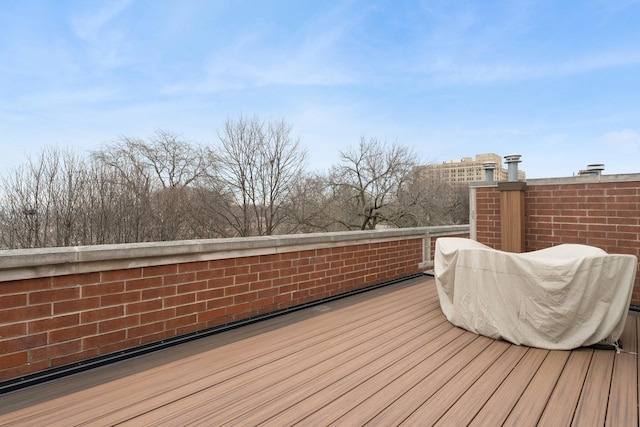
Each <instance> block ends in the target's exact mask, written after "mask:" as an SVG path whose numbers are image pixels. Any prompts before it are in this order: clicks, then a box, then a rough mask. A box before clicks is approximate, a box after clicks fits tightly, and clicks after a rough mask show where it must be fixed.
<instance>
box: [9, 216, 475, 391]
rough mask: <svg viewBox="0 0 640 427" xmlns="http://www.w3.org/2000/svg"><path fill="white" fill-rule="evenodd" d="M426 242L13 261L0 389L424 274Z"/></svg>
mask: <svg viewBox="0 0 640 427" xmlns="http://www.w3.org/2000/svg"><path fill="white" fill-rule="evenodd" d="M457 230H459V228H458V229H454V231H453V233H454V234H455V233H457ZM462 231H463V232H465V233H467V234H468V227H467V228H466V229H464V227H463V229H462ZM428 236H429V231H428V229H425V228H423V229H413V231H411V230H406V229H405V230H404V231H402V230H398V231H392V230H390V231H376V232H362V233H358V232H356V233H325V234H318V235H312V237H310V235H307V236H290V237H281V238H278V239H274V238H255V239H235V240H227V239H222V240H220V241H211V242H208V243H207V244H206V245H205V244H201V243H200V244H195V245H193V244H191V243H188V242H187V243H184V244H180V245H177V244H171V243H168V244H140V245H131V246H130V247H125V246H118V245H114V247H105V248H103V249H100V247H93V248H85V250H82V251H80V252H79V253H80V254H81V255H77V253H78V251H77V250H76V249H74V248H71V249H57V250H55V251H53V252H51V251H49V252H47V251H45V250H40V251H39V252H35V253H34V251H6V252H7V253H5V254H3V259H0V262H2V261H4V262H3V263H2V264H0V265H4V266H5V267H6V266H8V265H11V268H5V269H4V270H2V271H0V381H2V380H6V379H10V378H15V377H19V376H22V375H25V374H28V373H32V372H36V371H41V370H45V369H47V368H51V367H56V366H60V365H66V364H70V363H73V362H77V361H81V360H85V359H89V358H93V357H96V356H100V355H104V354H109V353H113V352H117V351H120V350H125V349H130V348H134V347H136V346H140V345H142V344H145V343H150V342H156V341H159V340H163V339H167V338H170V337H175V336H179V335H182V334H186V333H189V332H193V331H198V330H202V329H205V328H209V327H213V326H217V325H221V324H226V323H229V322H232V321H236V320H240V319H245V318H249V317H253V316H256V315H260V314H264V313H268V312H273V311H276V310H279V309H283V308H288V307H292V306H295V305H299V304H302V303H306V302H309V301H314V300H319V299H322V298H324V297H329V296H334V295H338V294H342V293H345V292H348V291H351V290H354V289H359V288H363V287H367V286H370V285H374V284H378V283H382V282H385V281H388V280H391V279H396V278H401V277H405V276H409V275H411V274H415V273H418V272H420V271H421V269H424V267H423V264H424V261H425V260H424V256H423V248H424V247H425V241H427V242H428V240H429V238H428ZM425 239H426V240H425ZM145 245H146V246H145ZM153 245H155V246H153ZM426 245H427V246H428V245H429V243H427V244H426ZM191 246H193V247H191ZM56 251H57V252H56ZM38 255H39V256H38ZM51 258H53V259H57V260H58V261H59V262H58V263H57V264H56V263H53V264H51V263H52V261H51ZM203 258H205V259H203ZM206 258H209V259H206ZM47 263H49V264H47ZM132 265H137V266H134V267H131V266H132Z"/></svg>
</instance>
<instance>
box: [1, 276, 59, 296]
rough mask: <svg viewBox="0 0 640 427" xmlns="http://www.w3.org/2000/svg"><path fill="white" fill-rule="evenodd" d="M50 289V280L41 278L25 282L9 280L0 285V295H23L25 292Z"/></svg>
mask: <svg viewBox="0 0 640 427" xmlns="http://www.w3.org/2000/svg"><path fill="white" fill-rule="evenodd" d="M43 289H51V278H50V277H41V278H37V279H27V280H11V281H8V282H1V283H0V295H8V294H23V293H26V292H32V291H39V290H43Z"/></svg>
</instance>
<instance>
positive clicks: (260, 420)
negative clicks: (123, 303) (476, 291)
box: [0, 276, 640, 426]
mask: <svg viewBox="0 0 640 427" xmlns="http://www.w3.org/2000/svg"><path fill="white" fill-rule="evenodd" d="M639 320H640V317H638V316H635V315H630V316H629V317H628V321H627V327H626V328H625V331H624V334H623V337H622V340H623V345H624V348H623V350H622V351H621V352H619V353H616V352H615V351H611V350H594V349H577V350H574V351H548V350H541V349H533V348H527V347H522V346H515V345H511V344H508V343H505V342H502V341H495V340H491V339H488V338H485V337H480V336H477V335H474V334H472V333H469V332H466V331H463V330H462V329H459V328H456V327H454V326H452V325H451V324H449V323H448V322H447V321H446V319H445V318H444V316H443V315H442V312H441V311H440V307H439V303H438V299H437V294H436V291H435V285H434V281H433V279H430V278H428V277H426V276H425V277H424V278H416V279H412V280H409V281H405V282H402V283H398V284H395V285H391V286H387V287H384V288H380V289H377V290H374V291H370V292H367V293H363V294H359V295H355V296H352V297H348V298H344V299H340V300H336V301H332V302H328V303H325V304H323V305H321V306H317V307H313V308H308V309H304V310H301V311H298V312H294V313H290V314H287V315H285V316H280V317H276V318H273V319H269V320H267V321H263V322H259V323H255V324H252V325H248V326H245V327H242V328H238V329H235V330H231V331H227V332H224V333H221V334H218V335H215V336H211V337H207V338H203V339H200V340H197V341H193V342H190V343H185V344H182V345H179V346H176V347H173V348H169V349H165V350H162V351H158V352H155V353H151V354H148V355H145V356H141V357H137V358H135V359H130V360H127V361H123V362H119V363H117V364H113V365H109V366H105V367H101V368H97V369H94V370H91V371H87V372H83V373H80V374H76V375H73V376H70V377H66V378H61V379H58V380H55V381H52V382H49V383H45V384H41V385H38V386H33V387H30V388H28V389H24V390H19V391H16V392H13V393H8V394H6V395H3V396H0V425H30V426H40V425H42V426H44V425H47V426H52V425H53V426H55V425H61V426H63V425H64V426H69V425H114V424H118V423H119V424H121V425H132V426H133V425H156V424H162V425H184V424H189V425H230V426H231V425H233V426H235V425H247V426H251V425H259V424H260V425H272V426H283V425H295V424H300V425H332V424H333V425H364V424H367V423H370V424H371V425H399V424H403V425H421V426H422V425H427V426H428V425H442V426H448V425H487V426H493V425H501V424H505V425H518V426H523V425H524V426H526V425H536V424H538V423H540V424H543V425H580V426H583V425H603V424H604V423H606V424H607V425H637V424H638V402H639V400H638V399H639V396H638V363H639V361H638V357H637V349H638V335H639V334H640V330H639V329H640V328H638V321H639Z"/></svg>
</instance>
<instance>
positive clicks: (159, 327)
mask: <svg viewBox="0 0 640 427" xmlns="http://www.w3.org/2000/svg"><path fill="white" fill-rule="evenodd" d="M163 330H164V322H157V323H146V324H143V325H141V326H137V327H135V328H129V329H127V338H140V337H143V336H145V335H151V334H155V333H157V332H160V331H163Z"/></svg>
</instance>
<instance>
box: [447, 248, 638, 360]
mask: <svg viewBox="0 0 640 427" xmlns="http://www.w3.org/2000/svg"><path fill="white" fill-rule="evenodd" d="M636 270H637V258H636V257H635V256H633V255H609V254H607V253H606V252H605V251H603V250H602V249H599V248H596V247H592V246H585V245H576V244H563V245H559V246H554V247H551V248H547V249H542V250H539V251H534V252H529V253H522V254H517V253H510V252H502V251H498V250H494V249H491V248H490V247H488V246H485V245H483V244H481V243H478V242H476V241H474V240H469V239H462V238H456V237H441V238H439V239H438V240H437V241H436V253H435V279H436V286H437V289H438V296H439V298H440V306H441V307H442V311H443V313H444V314H445V316H446V317H447V319H448V320H449V321H450V322H451V323H453V324H454V325H456V326H459V327H461V328H464V329H467V330H469V331H471V332H475V333H477V334H481V335H485V336H488V337H492V338H502V339H504V340H507V341H509V342H512V343H514V344H522V345H527V346H530V347H540V348H546V349H564V350H569V349H572V348H576V347H581V346H589V345H593V344H598V343H608V344H613V343H615V342H617V340H618V338H619V337H620V335H621V334H622V330H623V328H624V326H625V321H626V318H627V314H628V310H629V304H630V301H631V292H632V289H633V284H634V280H635V275H636Z"/></svg>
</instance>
